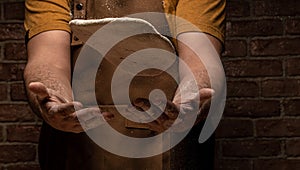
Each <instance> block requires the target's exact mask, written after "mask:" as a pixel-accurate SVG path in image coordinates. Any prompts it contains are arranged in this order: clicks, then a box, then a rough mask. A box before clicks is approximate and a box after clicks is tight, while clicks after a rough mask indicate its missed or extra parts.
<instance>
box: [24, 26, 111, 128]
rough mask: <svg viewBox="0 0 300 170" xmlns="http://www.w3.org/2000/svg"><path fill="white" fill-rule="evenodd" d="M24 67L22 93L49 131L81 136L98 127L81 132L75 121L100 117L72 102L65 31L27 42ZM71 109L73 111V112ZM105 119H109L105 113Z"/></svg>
mask: <svg viewBox="0 0 300 170" xmlns="http://www.w3.org/2000/svg"><path fill="white" fill-rule="evenodd" d="M27 51H28V63H27V65H26V69H25V72H24V79H25V84H26V89H27V93H28V97H29V102H30V104H31V107H32V109H33V110H34V112H35V113H37V114H38V115H39V116H40V117H42V118H43V119H44V121H46V122H47V123H48V124H50V125H51V126H52V127H54V128H56V129H58V130H61V131H66V132H75V133H78V132H82V131H83V128H93V127H95V126H98V125H99V124H101V121H97V122H95V124H93V125H91V124H89V125H86V127H83V128H82V126H81V125H82V123H83V122H81V124H80V122H79V120H78V118H81V120H84V119H90V118H92V117H93V116H98V117H99V116H100V113H99V109H98V108H97V107H95V108H86V109H82V105H81V103H79V102H73V101H72V89H71V62H70V35H69V33H67V32H65V31H58V30H56V31H47V32H43V33H40V34H38V35H36V36H35V37H33V38H32V39H30V41H29V42H28V46H27ZM75 108H76V109H77V111H76V112H75ZM106 114H107V117H106V118H109V117H110V116H111V115H109V114H108V113H106Z"/></svg>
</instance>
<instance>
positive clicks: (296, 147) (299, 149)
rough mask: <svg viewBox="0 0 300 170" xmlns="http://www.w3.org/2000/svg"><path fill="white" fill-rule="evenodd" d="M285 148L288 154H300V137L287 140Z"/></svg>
mask: <svg viewBox="0 0 300 170" xmlns="http://www.w3.org/2000/svg"><path fill="white" fill-rule="evenodd" d="M285 148H286V151H285V152H286V154H287V155H288V156H293V157H294V156H300V139H293V140H287V141H286V144H285Z"/></svg>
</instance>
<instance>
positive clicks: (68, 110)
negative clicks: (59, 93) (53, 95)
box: [48, 102, 82, 116]
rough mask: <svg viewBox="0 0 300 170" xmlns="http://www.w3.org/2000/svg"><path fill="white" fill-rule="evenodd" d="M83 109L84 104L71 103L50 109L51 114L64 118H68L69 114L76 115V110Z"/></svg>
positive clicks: (57, 105)
mask: <svg viewBox="0 0 300 170" xmlns="http://www.w3.org/2000/svg"><path fill="white" fill-rule="evenodd" d="M81 108H82V104H81V103H79V102H69V103H61V104H56V105H53V106H51V107H50V109H49V111H48V112H49V114H60V115H62V116H66V115H68V114H72V113H74V112H75V111H76V110H80V109H81Z"/></svg>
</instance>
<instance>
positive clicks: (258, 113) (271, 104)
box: [224, 99, 280, 118]
mask: <svg viewBox="0 0 300 170" xmlns="http://www.w3.org/2000/svg"><path fill="white" fill-rule="evenodd" d="M279 115H280V101H277V100H248V99H240V100H227V101H226V106H225V110H224V116H225V117H253V118H255V117H269V116H279Z"/></svg>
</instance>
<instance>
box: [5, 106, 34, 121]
mask: <svg viewBox="0 0 300 170" xmlns="http://www.w3.org/2000/svg"><path fill="white" fill-rule="evenodd" d="M34 120H35V115H34V113H33V112H32V111H31V109H30V107H29V106H28V105H26V104H0V121H1V122H17V121H19V122H29V121H34Z"/></svg>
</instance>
